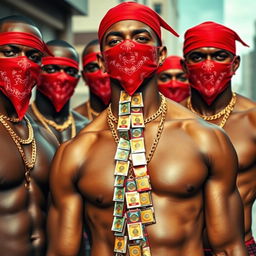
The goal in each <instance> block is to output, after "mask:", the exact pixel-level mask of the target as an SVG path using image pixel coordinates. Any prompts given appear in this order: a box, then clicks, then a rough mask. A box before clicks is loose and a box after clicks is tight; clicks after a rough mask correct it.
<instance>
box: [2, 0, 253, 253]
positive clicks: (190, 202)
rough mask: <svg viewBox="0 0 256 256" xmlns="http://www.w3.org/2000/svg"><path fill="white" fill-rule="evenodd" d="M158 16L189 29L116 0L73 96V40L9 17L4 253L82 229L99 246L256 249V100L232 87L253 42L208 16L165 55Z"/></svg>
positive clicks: (42, 249)
mask: <svg viewBox="0 0 256 256" xmlns="http://www.w3.org/2000/svg"><path fill="white" fill-rule="evenodd" d="M161 28H164V29H167V30H168V31H170V33H172V34H173V35H174V36H178V34H177V33H176V32H175V31H174V30H173V29H172V28H171V27H170V26H169V25H168V24H167V23H166V22H165V21H164V20H163V19H162V18H161V17H160V16H159V15H158V14H157V13H156V12H154V11H153V10H152V9H150V8H148V7H146V6H144V5H141V4H138V3H135V2H124V3H121V4H119V5H117V6H115V7H113V8H112V9H110V10H109V11H108V12H107V13H106V15H105V16H104V17H103V19H102V21H101V23H100V26H99V30H98V40H94V41H92V42H90V43H89V44H87V46H86V47H85V49H84V51H83V54H82V66H83V70H82V76H83V79H84V80H85V82H86V83H87V84H88V86H89V92H90V100H89V101H88V102H85V103H83V104H81V105H80V106H78V107H77V108H76V109H75V110H72V109H71V107H70V98H71V96H72V95H73V93H74V90H75V87H76V85H77V83H78V80H79V77H80V75H79V56H78V54H77V52H76V50H75V49H74V48H73V47H72V46H71V45H70V44H68V43H67V42H65V41H62V40H52V41H49V42H47V43H44V41H43V39H42V35H41V33H40V31H39V29H38V28H37V27H36V25H35V24H34V23H33V22H32V21H30V20H29V19H27V18H25V17H21V16H8V17H5V18H2V19H0V123H1V124H0V136H1V141H2V147H1V148H2V150H1V154H0V181H1V183H0V184H1V185H0V189H1V191H0V238H1V239H0V245H1V255H3V256H7V255H8V256H17V255H18V256H39V255H47V256H71V255H72V256H73V255H74V256H75V255H85V253H86V252H85V248H84V239H83V238H84V237H85V236H84V234H85V232H86V234H87V238H86V239H89V243H90V247H91V252H90V255H92V256H99V255H104V256H110V255H115V256H125V255H130V256H150V255H154V256H204V255H217V256H222V255H227V256H245V255H247V256H251V255H256V246H255V241H254V239H253V235H252V230H251V226H252V206H253V203H254V199H255V196H256V179H255V172H256V168H255V160H256V157H255V149H256V144H255V143H256V140H255V139H256V132H255V130H256V129H255V128H256V127H255V126H256V114H255V113H256V112H255V103H254V102H253V101H251V100H249V99H248V98H245V97H243V96H241V95H238V94H237V93H235V92H233V90H232V87H231V79H232V76H233V75H234V74H235V72H236V70H237V69H238V67H239V64H240V57H239V56H238V55H237V54H236V41H239V42H240V43H242V44H243V45H245V46H247V45H246V44H245V43H244V42H243V41H242V39H241V38H240V37H239V36H238V34H237V33H236V32H234V31H233V30H231V29H229V28H227V27H225V26H223V25H221V24H217V23H214V22H204V23H202V24H199V25H197V26H195V27H193V28H191V29H189V30H187V31H186V33H185V38H184V47H183V54H184V56H183V58H180V57H177V56H169V57H168V58H166V57H167V49H166V47H165V46H164V45H163V44H162V39H161ZM173 35H170V36H173ZM34 86H37V87H36V96H35V100H34V102H32V103H31V105H30V106H29V103H30V97H31V91H32V89H33V87H34ZM168 98H170V99H172V100H170V99H168ZM174 101H176V102H179V103H180V104H177V103H176V102H174ZM89 121H91V122H90V123H89ZM254 136H255V137H254Z"/></svg>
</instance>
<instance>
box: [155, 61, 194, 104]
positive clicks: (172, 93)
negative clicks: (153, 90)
mask: <svg viewBox="0 0 256 256" xmlns="http://www.w3.org/2000/svg"><path fill="white" fill-rule="evenodd" d="M181 60H182V58H181V57H179V56H169V57H167V58H166V59H165V61H164V63H163V65H162V66H160V67H159V68H158V69H157V74H160V73H162V72H164V71H166V70H169V69H181V70H183V67H182V66H181ZM158 89H159V91H160V92H161V93H162V94H163V95H164V96H165V97H167V98H169V99H171V100H174V101H176V102H181V101H182V100H184V99H186V98H187V97H188V96H189V93H190V87H189V83H188V82H182V81H179V80H173V79H171V80H170V81H168V82H161V83H160V82H158Z"/></svg>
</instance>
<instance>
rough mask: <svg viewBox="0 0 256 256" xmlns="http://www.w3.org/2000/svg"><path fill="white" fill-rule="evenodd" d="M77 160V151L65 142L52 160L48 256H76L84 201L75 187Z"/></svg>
mask: <svg viewBox="0 0 256 256" xmlns="http://www.w3.org/2000/svg"><path fill="white" fill-rule="evenodd" d="M78 158H79V157H78V156H77V152H76V150H72V148H70V145H69V142H67V143H65V144H63V145H61V147H60V148H59V150H58V151H57V153H56V156H55V158H54V160H53V164H52V170H51V177H50V187H51V193H52V205H51V208H50V212H49V217H48V233H49V236H48V238H49V248H48V254H47V255H48V256H74V255H77V254H78V253H79V248H80V243H81V237H82V226H83V223H82V209H83V200H82V197H81V195H80V194H79V192H78V191H77V189H76V186H75V179H76V176H75V174H76V171H77V169H78V167H77V159H78Z"/></svg>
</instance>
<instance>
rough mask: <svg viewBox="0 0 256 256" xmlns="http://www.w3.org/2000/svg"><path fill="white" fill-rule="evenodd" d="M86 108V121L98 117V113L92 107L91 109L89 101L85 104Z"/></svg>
mask: <svg viewBox="0 0 256 256" xmlns="http://www.w3.org/2000/svg"><path fill="white" fill-rule="evenodd" d="M85 105H86V108H87V114H88V119H89V120H91V121H92V120H93V115H94V116H98V115H99V114H100V113H98V112H96V111H95V110H94V109H93V108H92V107H91V103H90V100H88V101H87V102H86V103H85Z"/></svg>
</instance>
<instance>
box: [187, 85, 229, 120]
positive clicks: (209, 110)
mask: <svg viewBox="0 0 256 256" xmlns="http://www.w3.org/2000/svg"><path fill="white" fill-rule="evenodd" d="M231 98H232V89H231V85H230V86H228V87H227V88H226V89H225V90H224V91H223V92H222V93H220V94H219V95H218V96H217V97H216V99H215V100H214V101H213V102H212V104H211V105H208V104H207V103H206V102H205V100H204V99H203V98H202V96H201V95H200V93H199V92H198V91H197V90H195V89H193V88H191V105H192V107H193V109H194V110H195V111H196V112H197V113H199V114H201V115H207V116H210V115H214V114H216V113H218V112H219V111H221V110H223V109H224V108H225V107H226V106H227V105H228V104H229V103H230V100H231Z"/></svg>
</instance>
